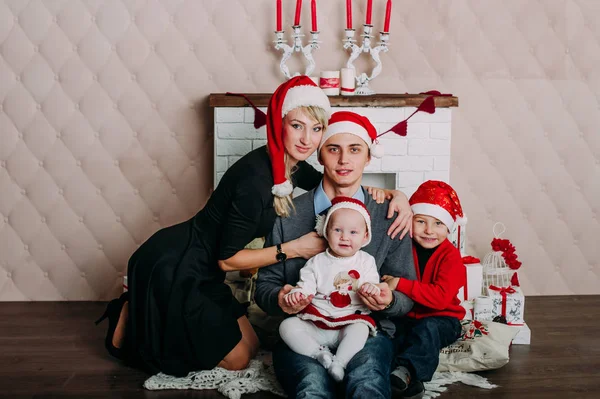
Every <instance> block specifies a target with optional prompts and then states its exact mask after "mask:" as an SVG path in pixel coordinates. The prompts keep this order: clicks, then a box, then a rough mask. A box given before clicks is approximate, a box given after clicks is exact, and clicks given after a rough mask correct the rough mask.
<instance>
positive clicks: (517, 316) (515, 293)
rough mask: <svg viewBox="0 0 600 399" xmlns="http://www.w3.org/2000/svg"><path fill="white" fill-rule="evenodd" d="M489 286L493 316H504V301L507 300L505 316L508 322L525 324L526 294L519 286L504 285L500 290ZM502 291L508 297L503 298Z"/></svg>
mask: <svg viewBox="0 0 600 399" xmlns="http://www.w3.org/2000/svg"><path fill="white" fill-rule="evenodd" d="M492 287H493V286H490V287H488V289H487V291H488V296H489V297H490V298H492V306H493V307H492V317H496V316H502V315H503V314H502V307H503V302H504V301H505V305H504V306H505V307H506V310H505V313H506V314H505V315H503V316H505V317H506V322H507V323H508V324H524V323H525V320H524V319H523V316H524V313H525V296H524V295H523V292H522V291H521V288H519V287H502V288H500V290H502V291H498V290H495V289H493V288H492ZM502 292H504V293H505V295H506V298H503V294H502Z"/></svg>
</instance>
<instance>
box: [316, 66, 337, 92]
mask: <svg viewBox="0 0 600 399" xmlns="http://www.w3.org/2000/svg"><path fill="white" fill-rule="evenodd" d="M319 87H321V89H323V91H324V92H325V94H327V95H328V96H339V95H340V71H323V72H321V79H320V81H319Z"/></svg>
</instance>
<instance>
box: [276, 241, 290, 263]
mask: <svg viewBox="0 0 600 399" xmlns="http://www.w3.org/2000/svg"><path fill="white" fill-rule="evenodd" d="M275 259H277V262H283V261H285V260H286V259H287V255H286V254H285V252H283V249H281V244H277V255H275Z"/></svg>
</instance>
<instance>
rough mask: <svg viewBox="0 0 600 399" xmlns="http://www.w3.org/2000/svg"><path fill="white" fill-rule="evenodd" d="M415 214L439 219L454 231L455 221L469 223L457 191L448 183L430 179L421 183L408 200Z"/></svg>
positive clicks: (460, 223)
mask: <svg viewBox="0 0 600 399" xmlns="http://www.w3.org/2000/svg"><path fill="white" fill-rule="evenodd" d="M408 202H409V203H410V207H411V209H412V211H413V213H414V214H415V215H427V216H432V217H434V218H436V219H439V220H440V221H441V222H442V223H444V224H445V225H446V227H448V230H450V231H452V228H453V227H454V224H455V223H458V224H459V225H461V226H464V225H466V224H467V217H466V216H465V215H464V214H463V210H462V206H461V205H460V200H459V199H458V195H457V194H456V191H454V189H453V188H452V187H451V186H450V185H449V184H447V183H444V182H443V181H437V180H428V181H426V182H425V183H423V184H421V185H420V186H419V188H417V191H415V193H414V194H413V195H412V196H411V197H410V200H408Z"/></svg>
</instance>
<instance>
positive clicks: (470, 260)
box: [462, 256, 481, 265]
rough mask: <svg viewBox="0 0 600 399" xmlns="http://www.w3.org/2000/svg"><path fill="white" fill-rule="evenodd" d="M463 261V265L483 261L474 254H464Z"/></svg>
mask: <svg viewBox="0 0 600 399" xmlns="http://www.w3.org/2000/svg"><path fill="white" fill-rule="evenodd" d="M462 263H463V265H472V264H475V263H481V260H479V258H476V257H474V256H463V258H462Z"/></svg>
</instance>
